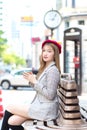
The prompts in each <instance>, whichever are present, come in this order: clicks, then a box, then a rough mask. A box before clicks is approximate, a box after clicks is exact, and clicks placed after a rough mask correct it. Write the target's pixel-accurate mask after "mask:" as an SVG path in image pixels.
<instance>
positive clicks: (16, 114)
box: [1, 104, 30, 130]
mask: <svg viewBox="0 0 87 130" xmlns="http://www.w3.org/2000/svg"><path fill="white" fill-rule="evenodd" d="M28 109H29V106H27V105H18V104H17V105H9V106H8V107H7V109H6V113H5V115H4V120H3V122H5V123H2V129H1V130H8V129H9V128H11V129H12V130H24V128H23V126H21V124H22V123H23V122H24V121H26V120H27V119H30V118H29V116H28ZM5 124H6V128H4V126H5Z"/></svg>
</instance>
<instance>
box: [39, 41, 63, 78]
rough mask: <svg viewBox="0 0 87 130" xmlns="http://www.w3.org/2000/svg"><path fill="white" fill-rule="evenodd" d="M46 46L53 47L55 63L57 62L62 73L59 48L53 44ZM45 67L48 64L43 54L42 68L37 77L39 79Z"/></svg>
mask: <svg viewBox="0 0 87 130" xmlns="http://www.w3.org/2000/svg"><path fill="white" fill-rule="evenodd" d="M46 45H49V46H51V47H52V49H53V50H54V61H55V64H56V67H57V68H58V70H59V72H61V69H60V57H59V50H58V47H57V46H56V45H54V44H52V43H46ZM45 66H46V62H44V61H43V59H42V54H41V56H40V68H39V71H38V74H37V77H39V76H40V74H41V73H42V72H43V71H44V69H45Z"/></svg>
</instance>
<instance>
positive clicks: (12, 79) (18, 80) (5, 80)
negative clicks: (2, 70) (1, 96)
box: [0, 68, 38, 89]
mask: <svg viewBox="0 0 87 130" xmlns="http://www.w3.org/2000/svg"><path fill="white" fill-rule="evenodd" d="M31 71H32V72H33V73H34V74H37V72H38V71H37V70H34V69H32V68H23V69H18V70H13V71H11V73H9V74H5V75H3V76H1V77H0V86H1V87H2V89H10V87H13V88H14V89H17V87H26V86H29V83H28V81H27V80H26V79H24V78H23V73H24V72H31Z"/></svg>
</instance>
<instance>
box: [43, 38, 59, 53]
mask: <svg viewBox="0 0 87 130" xmlns="http://www.w3.org/2000/svg"><path fill="white" fill-rule="evenodd" d="M46 43H52V44H54V45H56V46H57V47H58V49H59V53H61V45H60V43H58V42H56V41H54V40H46V41H44V42H43V43H42V48H43V46H44V45H45V44H46Z"/></svg>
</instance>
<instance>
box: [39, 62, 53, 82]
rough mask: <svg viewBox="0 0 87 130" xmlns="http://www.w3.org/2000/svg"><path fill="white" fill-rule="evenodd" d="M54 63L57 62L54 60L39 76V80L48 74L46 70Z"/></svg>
mask: <svg viewBox="0 0 87 130" xmlns="http://www.w3.org/2000/svg"><path fill="white" fill-rule="evenodd" d="M53 65H55V62H52V63H51V64H50V65H49V66H48V67H47V68H46V69H45V70H44V71H43V73H42V74H41V75H40V77H39V79H38V80H40V79H41V78H42V77H43V76H44V75H45V74H46V72H47V71H48V70H49V68H50V67H51V66H53Z"/></svg>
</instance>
